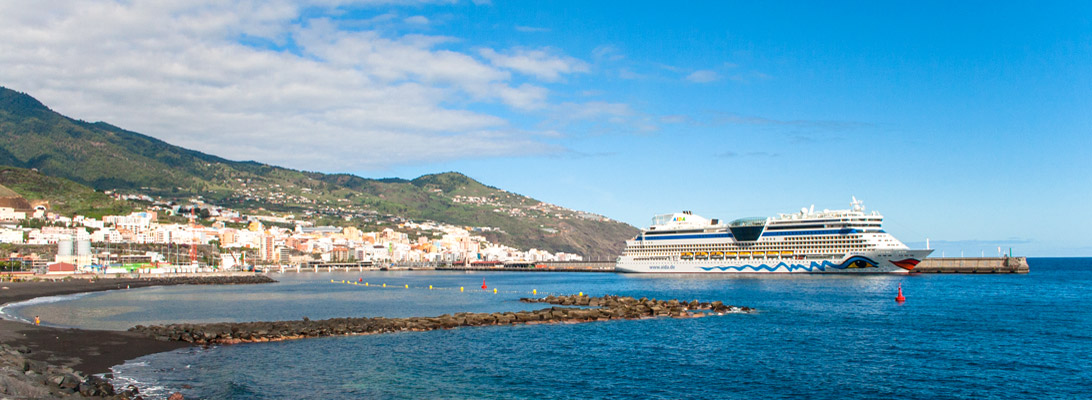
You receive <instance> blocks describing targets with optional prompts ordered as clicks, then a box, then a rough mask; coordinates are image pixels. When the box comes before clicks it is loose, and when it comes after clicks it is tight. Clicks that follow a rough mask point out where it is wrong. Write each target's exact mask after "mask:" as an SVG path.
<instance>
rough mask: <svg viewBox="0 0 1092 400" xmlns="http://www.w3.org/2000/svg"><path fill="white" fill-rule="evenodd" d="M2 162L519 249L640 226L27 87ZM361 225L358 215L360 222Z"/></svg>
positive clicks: (608, 252) (597, 240)
mask: <svg viewBox="0 0 1092 400" xmlns="http://www.w3.org/2000/svg"><path fill="white" fill-rule="evenodd" d="M0 165H10V166H14V167H18V168H26V169H31V168H34V169H37V170H38V171H39V172H40V173H42V174H45V175H49V176H55V177H60V178H65V179H68V180H71V181H73V182H76V183H79V184H83V185H86V186H89V187H91V188H94V189H96V190H100V191H101V190H123V191H125V190H128V191H136V192H140V193H141V194H148V195H152V196H159V197H163V198H169V199H185V198H188V197H195V196H201V197H202V198H203V199H205V200H207V201H209V202H211V203H213V204H218V205H222V206H227V207H232V208H236V209H241V210H265V211H270V212H283V213H294V214H300V215H306V216H309V217H312V218H314V219H315V220H316V222H318V223H337V224H342V225H344V224H346V223H347V224H350V225H352V224H353V223H354V221H355V220H367V218H368V215H375V214H380V215H390V216H398V217H404V218H409V219H427V220H434V221H437V222H443V223H449V224H454V225H462V226H482V227H493V228H497V230H496V231H490V232H489V233H487V234H486V236H487V237H488V238H489V239H490V240H493V241H498V242H500V243H503V244H506V245H510V246H513V247H518V248H523V249H527V248H538V249H542V250H548V251H551V252H558V251H564V252H568V253H575V254H581V255H584V256H586V257H592V258H598V259H604V258H610V257H614V256H616V255H617V254H618V253H619V252H620V251H621V249H622V247H623V246H624V241H625V240H626V239H629V238H630V237H632V236H633V235H635V234H636V233H637V232H638V231H637V229H636V228H634V227H632V226H629V225H627V224H624V223H621V222H618V221H613V220H610V219H607V218H605V217H602V216H597V215H594V214H590V213H584V212H580V211H575V210H569V209H566V208H563V207H558V206H555V205H552V204H548V203H543V202H541V201H538V200H535V199H532V198H529V197H526V196H521V195H518V194H515V193H511V192H507V191H504V190H502V189H499V188H496V187H492V186H488V185H485V184H483V183H481V182H478V181H476V180H474V179H473V178H470V177H468V176H466V175H464V174H462V173H458V172H453V171H452V172H445V173H436V174H425V175H422V176H419V177H417V178H414V179H408V180H407V179H402V178H382V179H371V178H364V177H360V176H357V175H353V174H348V173H330V174H327V173H322V172H311V171H300V170H294V169H290V168H283V167H278V166H274V165H269V164H264V163H261V162H257V161H232V160H227V159H225V158H222V157H219V156H216V155H212V154H207V153H203V152H200V151H196V150H190V149H186V148H182V147H179V146H175V145H172V144H170V143H167V142H165V141H163V140H160V139H156V138H153V137H150V136H147V135H143V134H141V133H138V132H133V131H129V130H126V129H124V128H121V127H117V126H115V125H112V124H109V123H106V122H93V123H92V122H86V121H80V120H75V119H72V118H69V117H66V116H63V115H61V114H59V113H56V112H54V111H53V110H51V109H49V107H47V106H46V105H45V104H43V103H41V102H40V101H38V100H37V99H35V98H33V97H32V96H30V95H29V94H26V93H20V92H16V91H14V90H11V89H7V88H4V87H0ZM361 223H362V222H361Z"/></svg>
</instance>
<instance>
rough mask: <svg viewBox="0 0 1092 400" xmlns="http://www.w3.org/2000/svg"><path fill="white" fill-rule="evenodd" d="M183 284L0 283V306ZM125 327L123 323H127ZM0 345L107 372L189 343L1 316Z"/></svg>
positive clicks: (137, 281) (104, 281)
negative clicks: (41, 299)
mask: <svg viewBox="0 0 1092 400" xmlns="http://www.w3.org/2000/svg"><path fill="white" fill-rule="evenodd" d="M179 283H186V282H179V281H169V280H162V279H152V280H149V279H99V280H96V281H89V280H85V279H70V280H62V281H42V282H4V283H0V287H3V288H2V289H0V304H8V303H14V302H19V301H25V300H30V299H33V298H37V297H44V296H57V295H65V294H74V293H84V292H98V291H105V290H119V289H125V288H126V287H128V288H140V287H148V286H160V285H172V284H179ZM126 328H127V327H126ZM0 343H3V344H6V345H10V346H13V347H25V348H27V349H29V350H30V352H29V353H27V354H26V357H27V358H29V359H32V360H39V361H44V362H47V363H50V364H54V365H61V366H67V367H71V368H72V369H74V370H77V371H80V372H82V373H84V374H88V375H92V374H100V373H107V372H110V367H112V366H114V365H118V364H121V363H124V362H125V361H126V360H131V359H134V358H137V357H140V356H144V355H148V354H154V353H160V352H165V351H170V350H174V349H178V348H182V347H188V346H192V344H190V343H186V342H177V341H170V342H166V341H158V340H155V339H152V338H150V337H148V336H146V335H144V334H140V333H135V332H125V331H99V330H83V329H71V328H67V329H66V328H53V327H48V326H35V325H33V324H28V323H25V322H19V321H8V320H0Z"/></svg>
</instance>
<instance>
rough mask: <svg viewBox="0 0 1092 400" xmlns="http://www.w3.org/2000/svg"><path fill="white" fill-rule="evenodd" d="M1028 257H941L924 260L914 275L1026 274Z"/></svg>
mask: <svg viewBox="0 0 1092 400" xmlns="http://www.w3.org/2000/svg"><path fill="white" fill-rule="evenodd" d="M1029 271H1030V267H1029V266H1028V259H1027V257H939V258H926V259H925V260H922V261H921V263H920V264H918V265H917V266H916V267H914V269H913V270H912V271H910V273H913V274H1026V273H1028V272H1029Z"/></svg>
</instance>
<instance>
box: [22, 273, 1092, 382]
mask: <svg viewBox="0 0 1092 400" xmlns="http://www.w3.org/2000/svg"><path fill="white" fill-rule="evenodd" d="M1029 264H1030V265H1031V273H1029V274H1027V275H951V274H922V275H910V276H907V275H834V274H828V275H822V274H819V275H770V276H767V275H639V274H613V273H567V272H474V273H465V272H439V271H436V272H433V271H428V272H426V271H410V272H355V271H354V272H337V273H298V274H297V273H294V272H293V273H284V274H280V273H274V274H272V276H273V278H275V279H277V280H278V281H279V282H278V283H274V284H267V285H240V286H173V287H152V288H141V289H132V290H117V291H110V292H100V293H89V294H81V295H77V296H70V297H65V298H61V299H50V300H48V301H41V300H40V301H34V302H29V303H23V304H18V305H12V306H9V307H7V308H6V309H5V312H8V313H12V314H14V315H20V316H24V317H25V316H28V315H29V316H33V315H40V316H42V318H43V320H44V321H45V322H44V323H46V324H50V325H55V326H66V327H78V328H87V329H116V330H124V329H127V328H129V327H131V326H134V325H137V324H144V325H148V324H165V323H173V322H222V321H260V320H291V319H302V318H303V317H307V318H310V319H324V318H335V317H376V316H384V317H408V316H437V315H441V314H445V313H456V312H464V311H469V312H495V311H514V310H525V309H534V308H537V307H541V305H534V304H527V303H522V302H520V301H519V299H520V298H521V297H532V296H533V295H532V293H533V292H534V293H537V296H544V295H546V294H576V293H584V294H586V295H591V296H598V295H605V294H615V295H627V296H634V297H649V298H656V299H680V300H694V299H696V300H700V301H715V300H720V301H723V302H725V303H726V304H730V305H740V306H748V307H753V308H755V309H756V310H757V311H756V312H755V313H753V314H728V315H723V316H710V317H705V318H693V319H670V318H660V319H643V320H623V321H608V322H590V323H579V324H557V325H530V326H527V325H521V326H494V327H474V328H457V329H451V330H438V331H429V332H406V333H395V334H381V335H369V336H350V337H328V338H315V339H303V340H294V341H285V342H272V343H254V344H239V345H226V346H213V347H193V348H186V349H180V350H176V351H172V352H167V353H160V354H153V355H149V356H145V357H141V358H137V359H134V360H130V361H128V362H126V363H125V364H123V365H119V366H116V367H115V368H114V370H113V373H112V374H111V378H112V379H113V381H114V383H115V385H120V386H125V385H128V384H136V385H137V386H138V387H140V388H142V389H144V394H146V395H151V396H152V397H153V398H154V397H165V396H166V395H167V394H169V393H173V392H181V393H183V395H184V396H185V398H187V399H300V398H307V399H372V398H374V399H737V398H738V399H752V398H761V399H784V398H793V399H797V398H804V399H876V398H888V399H895V398H897V399H937V398H971V399H1014V398H1017V399H1019V398H1033V399H1088V398H1092V258H1032V259H1030V260H1029ZM354 282H355V284H354ZM365 283H366V284H367V285H365ZM483 284H484V285H485V286H486V289H485V290H483V289H482V285H483ZM384 285H385V286H384ZM407 285H408V286H409V287H408V288H407ZM899 285H901V286H902V290H903V293H904V295H905V297H906V301H905V302H903V303H898V302H896V301H895V296H896V294H897V290H898V287H899ZM430 286H431V288H430ZM494 289H496V293H494V291H493V290H494Z"/></svg>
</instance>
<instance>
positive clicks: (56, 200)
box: [0, 166, 136, 218]
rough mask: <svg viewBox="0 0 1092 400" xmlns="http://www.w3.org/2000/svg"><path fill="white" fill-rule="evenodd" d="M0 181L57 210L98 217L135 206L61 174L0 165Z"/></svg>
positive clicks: (15, 190) (123, 212)
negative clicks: (59, 176) (57, 176)
mask: <svg viewBox="0 0 1092 400" xmlns="http://www.w3.org/2000/svg"><path fill="white" fill-rule="evenodd" d="M0 185H3V186H6V187H7V188H9V189H11V190H13V191H14V192H16V193H18V194H19V195H20V196H23V198H25V199H27V201H30V202H31V203H34V202H37V201H46V202H48V203H49V207H50V209H51V210H52V211H53V212H55V213H58V214H62V215H68V216H72V215H75V214H79V215H84V216H89V217H94V218H102V216H103V215H119V214H128V213H130V212H132V211H133V210H134V209H135V208H136V207H135V206H134V205H133V204H131V203H129V202H126V201H118V200H114V198H113V197H110V196H107V195H106V194H104V193H102V192H97V191H95V189H92V188H89V187H87V186H84V185H81V184H78V183H76V182H72V181H70V180H68V179H64V178H54V177H51V176H47V175H43V174H40V173H38V172H35V171H31V170H27V169H22V168H15V167H7V166H0Z"/></svg>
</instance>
